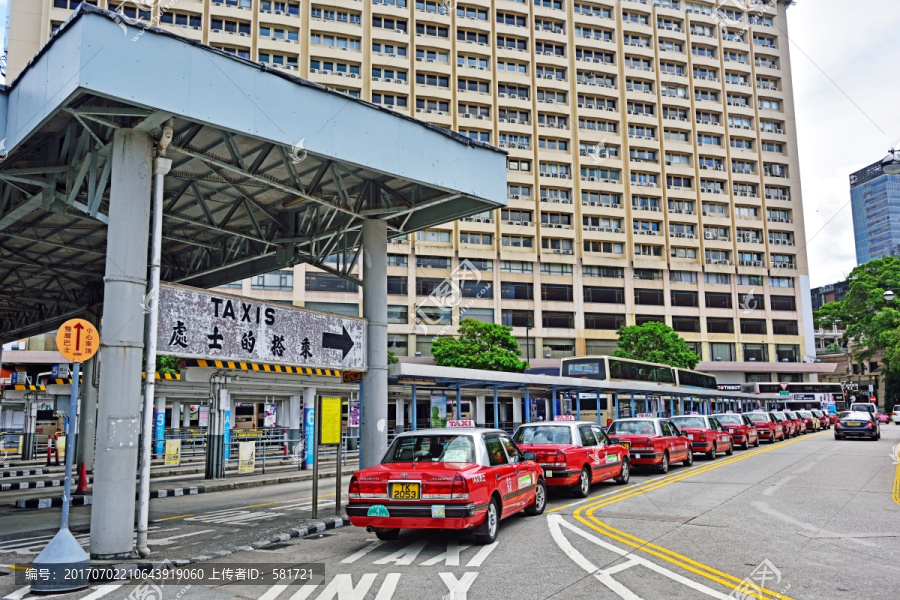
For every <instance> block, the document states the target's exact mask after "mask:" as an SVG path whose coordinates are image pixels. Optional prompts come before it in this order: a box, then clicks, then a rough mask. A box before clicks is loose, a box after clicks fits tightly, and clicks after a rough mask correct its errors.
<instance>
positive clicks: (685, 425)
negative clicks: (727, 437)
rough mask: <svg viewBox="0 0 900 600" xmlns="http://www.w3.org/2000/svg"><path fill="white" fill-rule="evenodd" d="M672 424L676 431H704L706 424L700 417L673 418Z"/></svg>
mask: <svg viewBox="0 0 900 600" xmlns="http://www.w3.org/2000/svg"><path fill="white" fill-rule="evenodd" d="M672 422H673V423H675V426H676V427H678V429H706V423H705V422H704V421H703V419H701V418H700V417H673V418H672Z"/></svg>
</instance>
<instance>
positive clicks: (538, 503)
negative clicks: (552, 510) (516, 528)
mask: <svg viewBox="0 0 900 600" xmlns="http://www.w3.org/2000/svg"><path fill="white" fill-rule="evenodd" d="M545 508H547V485H546V484H545V483H544V482H543V481H540V480H539V481H538V482H537V487H536V488H534V504H532V505H531V506H526V507H525V514H526V515H528V516H529V517H536V516H538V515H539V514H541V513H543V512H544V509H545Z"/></svg>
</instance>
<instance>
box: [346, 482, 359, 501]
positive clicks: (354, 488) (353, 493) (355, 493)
mask: <svg viewBox="0 0 900 600" xmlns="http://www.w3.org/2000/svg"><path fill="white" fill-rule="evenodd" d="M347 495H348V496H350V497H351V498H355V499H356V500H359V481H357V479H356V477H351V478H350V488H349V490H348V491H347Z"/></svg>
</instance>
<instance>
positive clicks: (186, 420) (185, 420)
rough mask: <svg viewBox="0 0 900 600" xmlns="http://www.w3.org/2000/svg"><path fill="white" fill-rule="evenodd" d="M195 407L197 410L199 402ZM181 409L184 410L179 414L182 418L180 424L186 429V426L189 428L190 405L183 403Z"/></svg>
mask: <svg viewBox="0 0 900 600" xmlns="http://www.w3.org/2000/svg"><path fill="white" fill-rule="evenodd" d="M197 408H198V410H199V408H200V405H199V404H198V405H197ZM182 410H183V411H184V412H183V413H182V415H181V418H182V421H181V426H182V427H184V428H185V429H187V428H189V427H190V426H191V405H190V404H185V405H184V406H183V407H182Z"/></svg>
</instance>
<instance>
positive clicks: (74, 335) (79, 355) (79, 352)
mask: <svg viewBox="0 0 900 600" xmlns="http://www.w3.org/2000/svg"><path fill="white" fill-rule="evenodd" d="M56 347H57V348H58V349H59V353H60V354H62V355H63V356H64V357H66V358H67V359H69V360H70V361H72V362H76V363H80V362H84V361H86V360H87V359H89V358H90V357H92V356H94V355H95V354H97V350H99V349H100V332H99V331H97V328H96V327H94V326H93V325H92V324H91V323H90V322H88V321H85V320H84V319H69V320H68V321H66V322H65V323H63V324H62V327H60V328H59V331H57V332H56Z"/></svg>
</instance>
